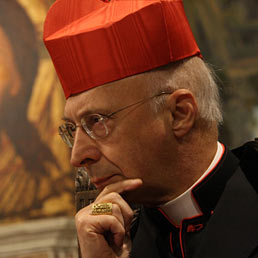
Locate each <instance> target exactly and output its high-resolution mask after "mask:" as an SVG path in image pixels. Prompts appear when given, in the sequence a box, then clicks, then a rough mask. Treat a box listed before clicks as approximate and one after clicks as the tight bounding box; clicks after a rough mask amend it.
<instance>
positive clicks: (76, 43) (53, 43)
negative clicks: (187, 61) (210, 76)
mask: <svg viewBox="0 0 258 258" xmlns="http://www.w3.org/2000/svg"><path fill="white" fill-rule="evenodd" d="M44 42H45V45H46V47H47V49H48V51H49V53H50V56H51V58H52V60H53V63H54V66H55V69H56V71H57V74H58V76H59V79H60V81H61V84H62V87H63V89H64V93H65V96H66V98H68V97H69V96H71V95H73V94H76V93H80V92H83V91H85V90H88V89H91V88H94V87H97V86H100V85H103V84H105V83H108V82H112V81H115V80H119V79H122V78H125V77H128V76H131V75H134V74H138V73H142V72H145V71H148V70H151V69H154V68H156V67H159V66H162V65H165V64H168V63H170V62H173V61H177V60H180V59H184V58H186V57H190V56H194V55H198V56H201V54H200V50H199V48H198V46H197V44H196V42H195V39H194V37H193V34H192V31H191V29H190V26H189V23H188V21H187V18H186V16H185V12H184V7H183V3H182V1H181V0H110V1H108V0H57V1H56V2H55V3H54V4H53V6H52V7H51V8H50V10H49V12H48V15H47V18H46V21H45V26H44Z"/></svg>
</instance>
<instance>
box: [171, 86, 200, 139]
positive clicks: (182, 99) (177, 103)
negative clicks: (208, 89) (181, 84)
mask: <svg viewBox="0 0 258 258" xmlns="http://www.w3.org/2000/svg"><path fill="white" fill-rule="evenodd" d="M167 101H168V102H167V104H168V108H169V110H170V112H171V116H172V120H171V126H172V130H173V133H174V135H175V136H176V137H177V138H180V137H183V136H184V135H186V134H187V133H188V132H189V131H190V130H191V128H192V127H193V126H194V123H195V120H196V117H197V111H198V107H197V103H196V99H195V97H194V96H193V93H192V92H191V91H189V90H186V89H179V90H176V91H175V92H173V93H172V94H171V95H170V96H169V97H168V100H167Z"/></svg>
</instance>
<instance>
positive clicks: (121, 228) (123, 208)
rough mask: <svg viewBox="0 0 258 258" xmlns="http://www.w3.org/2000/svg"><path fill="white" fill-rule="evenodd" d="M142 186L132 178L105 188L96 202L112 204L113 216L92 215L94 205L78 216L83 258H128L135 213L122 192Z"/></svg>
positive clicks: (76, 220)
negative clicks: (130, 231) (131, 226)
mask: <svg viewBox="0 0 258 258" xmlns="http://www.w3.org/2000/svg"><path fill="white" fill-rule="evenodd" d="M141 185H142V181H141V180H140V179H129V180H125V181H120V182H117V183H114V184H110V185H108V186H106V187H105V188H104V189H103V191H102V192H101V193H100V194H99V196H98V197H97V199H96V200H95V202H94V203H112V204H113V205H112V214H111V215H92V214H91V212H92V204H91V205H89V206H87V207H85V208H83V209H81V210H80V211H79V212H78V213H77V214H76V217H75V223H76V228H77V233H78V238H79V243H80V248H81V254H82V257H83V258H117V257H123V258H128V257H129V251H130V250H128V249H130V241H129V230H130V224H131V220H132V218H133V211H132V209H131V208H130V206H129V205H128V204H127V202H126V201H125V200H124V199H123V198H122V197H121V195H120V193H123V192H126V191H131V190H134V189H136V188H138V187H140V186H141Z"/></svg>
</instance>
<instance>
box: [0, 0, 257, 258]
mask: <svg viewBox="0 0 258 258" xmlns="http://www.w3.org/2000/svg"><path fill="white" fill-rule="evenodd" d="M53 2H54V0H33V1H31V0H0V257H2V258H3V257H23V258H25V257H28V258H29V257H76V237H75V231H74V225H73V219H72V217H73V215H74V214H75V209H74V176H75V171H74V169H73V168H72V167H71V166H70V165H69V149H67V148H66V147H65V145H64V144H63V143H62V141H61V139H59V135H58V132H57V127H58V125H59V124H60V122H61V121H60V118H61V117H62V114H63V105H64V101H65V99H64V96H63V92H62V90H61V87H60V85H59V82H58V79H57V76H56V75H55V71H54V68H53V65H52V63H51V60H50V58H49V56H48V54H47V51H46V49H45V47H44V45H43V42H42V30H43V22H44V19H45V16H46V12H47V10H48V9H49V7H50V6H51V4H52V3H53ZM184 3H185V9H186V13H187V16H188V18H189V21H190V24H191V27H192V30H193V32H194V35H195V37H196V40H197V42H198V45H199V47H200V49H201V51H202V54H203V56H204V58H205V60H206V61H207V62H208V63H210V64H211V65H212V66H213V68H214V70H215V71H216V73H217V75H218V82H219V86H220V90H221V97H222V100H223V110H224V123H223V126H221V128H220V139H221V141H222V142H224V143H225V144H227V145H228V146H229V147H231V148H234V147H236V146H238V145H241V144H242V143H244V142H245V141H248V140H252V139H253V138H254V137H255V136H256V137H257V136H258V16H257V10H258V2H257V0H249V1H244V0H234V1H233V0H214V1H208V0H185V1H184ZM32 236H33V237H32ZM42 239H44V241H43V240H42Z"/></svg>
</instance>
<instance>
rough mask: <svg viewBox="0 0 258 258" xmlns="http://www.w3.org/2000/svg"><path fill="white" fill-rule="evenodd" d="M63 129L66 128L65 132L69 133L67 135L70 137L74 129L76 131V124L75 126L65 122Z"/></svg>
mask: <svg viewBox="0 0 258 258" xmlns="http://www.w3.org/2000/svg"><path fill="white" fill-rule="evenodd" d="M65 129H66V130H67V132H68V133H69V135H70V136H71V137H73V136H74V133H75V131H76V126H75V125H74V124H72V123H66V124H65Z"/></svg>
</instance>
